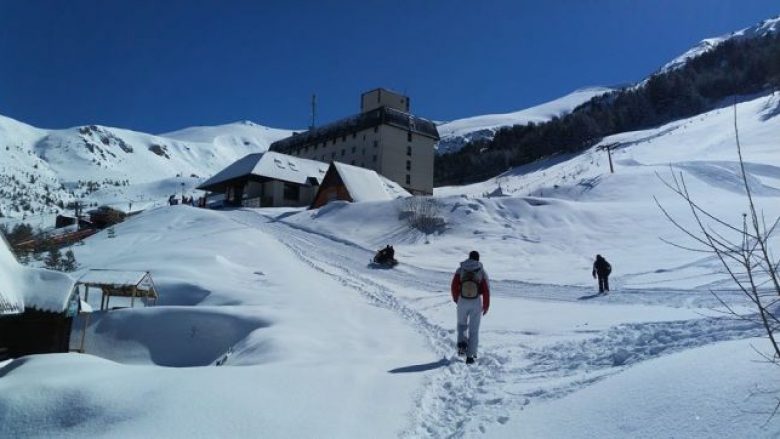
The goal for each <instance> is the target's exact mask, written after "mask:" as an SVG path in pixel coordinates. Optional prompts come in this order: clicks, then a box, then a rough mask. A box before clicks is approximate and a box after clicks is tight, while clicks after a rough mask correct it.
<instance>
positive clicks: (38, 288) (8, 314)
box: [0, 235, 81, 358]
mask: <svg viewBox="0 0 780 439" xmlns="http://www.w3.org/2000/svg"><path fill="white" fill-rule="evenodd" d="M80 309H81V301H80V300H79V295H78V292H77V290H76V289H75V288H74V281H73V279H71V278H70V276H68V275H66V274H64V273H60V272H56V271H51V270H46V269H42V268H28V267H24V266H23V265H21V264H19V262H18V261H17V260H16V256H14V254H13V253H12V252H11V249H10V246H9V245H8V242H6V240H5V238H4V237H2V235H0V357H12V358H15V357H19V356H23V355H28V354H39V353H51V352H68V350H69V347H70V333H71V326H72V323H73V317H74V316H75V315H76V314H78V312H79V311H80Z"/></svg>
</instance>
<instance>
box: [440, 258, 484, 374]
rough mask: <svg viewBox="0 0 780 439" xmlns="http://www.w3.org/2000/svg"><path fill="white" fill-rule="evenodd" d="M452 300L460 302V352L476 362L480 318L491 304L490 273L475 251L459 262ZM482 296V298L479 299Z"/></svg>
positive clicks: (469, 361) (471, 361) (453, 281)
mask: <svg viewBox="0 0 780 439" xmlns="http://www.w3.org/2000/svg"><path fill="white" fill-rule="evenodd" d="M450 290H451V292H452V300H453V301H454V302H455V303H456V304H457V305H458V308H457V309H458V355H464V354H465V355H466V364H472V363H474V360H475V359H476V358H477V347H478V346H479V321H480V319H481V317H482V316H483V315H485V314H487V312H488V308H489V307H490V286H489V284H488V275H487V273H486V272H485V269H484V268H483V267H482V263H481V262H479V253H478V252H476V251H472V252H471V253H469V258H468V259H466V260H465V261H463V262H461V263H460V267H458V269H457V270H456V271H455V275H454V276H453V277H452V285H451V286H450ZM480 296H481V299H480Z"/></svg>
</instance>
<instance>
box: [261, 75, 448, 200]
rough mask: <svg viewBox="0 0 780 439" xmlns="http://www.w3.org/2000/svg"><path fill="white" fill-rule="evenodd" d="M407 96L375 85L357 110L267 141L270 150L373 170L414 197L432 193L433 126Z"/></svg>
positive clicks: (435, 134) (362, 99)
mask: <svg viewBox="0 0 780 439" xmlns="http://www.w3.org/2000/svg"><path fill="white" fill-rule="evenodd" d="M409 111H410V103H409V98H408V97H407V96H404V95H401V94H399V93H395V92H392V91H389V90H385V89H382V88H378V89H376V90H371V91H368V92H366V93H363V94H362V95H361V97H360V113H359V114H357V115H355V116H351V117H348V118H345V119H341V120H338V121H336V122H333V123H330V124H327V125H324V126H321V127H316V128H314V127H312V128H311V129H310V130H309V131H306V132H304V133H299V134H295V135H293V136H291V137H288V138H286V139H282V140H279V141H276V142H274V143H272V144H271V147H270V150H271V151H278V152H281V153H284V154H290V155H293V156H296V157H303V158H307V159H313V160H319V161H321V162H331V161H339V162H342V163H349V164H351V165H354V166H360V167H362V168H366V169H371V170H373V171H376V172H378V173H379V174H381V175H383V176H385V177H387V178H389V179H390V180H392V181H395V182H396V183H398V184H399V185H401V186H402V187H403V188H404V189H406V190H408V191H409V192H411V193H413V194H415V195H430V194H432V193H433V159H434V146H435V145H436V142H438V141H439V132H438V131H437V129H436V124H434V123H433V122H431V121H430V120H427V119H423V118H421V117H417V116H414V115H412V114H410V113H409Z"/></svg>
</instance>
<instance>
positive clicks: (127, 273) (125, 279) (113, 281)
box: [78, 268, 152, 288]
mask: <svg viewBox="0 0 780 439" xmlns="http://www.w3.org/2000/svg"><path fill="white" fill-rule="evenodd" d="M78 283H80V284H91V285H114V286H119V287H127V286H130V287H137V286H141V287H144V288H148V287H151V286H152V280H151V275H150V274H149V272H148V271H133V270H112V269H106V268H93V269H91V270H89V271H87V272H86V273H84V274H83V275H82V276H81V277H80V278H79V280H78Z"/></svg>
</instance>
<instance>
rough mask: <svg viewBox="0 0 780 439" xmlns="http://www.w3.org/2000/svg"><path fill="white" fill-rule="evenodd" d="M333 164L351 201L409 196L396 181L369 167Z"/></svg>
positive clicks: (382, 199) (381, 199)
mask: <svg viewBox="0 0 780 439" xmlns="http://www.w3.org/2000/svg"><path fill="white" fill-rule="evenodd" d="M333 166H334V167H335V169H336V172H338V174H339V176H341V180H342V181H343V182H344V186H345V187H346V188H347V191H349V195H350V197H352V201H355V202H361V201H384V200H394V199H396V198H404V197H409V196H411V195H410V194H409V192H407V191H406V190H405V189H404V188H402V187H401V186H400V185H399V184H398V183H396V182H394V181H392V180H389V179H387V178H385V177H383V176H381V175H379V174H377V173H376V172H374V171H372V170H371V169H366V168H361V167H358V166H352V165H347V164H344V163H339V162H334V163H333Z"/></svg>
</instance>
